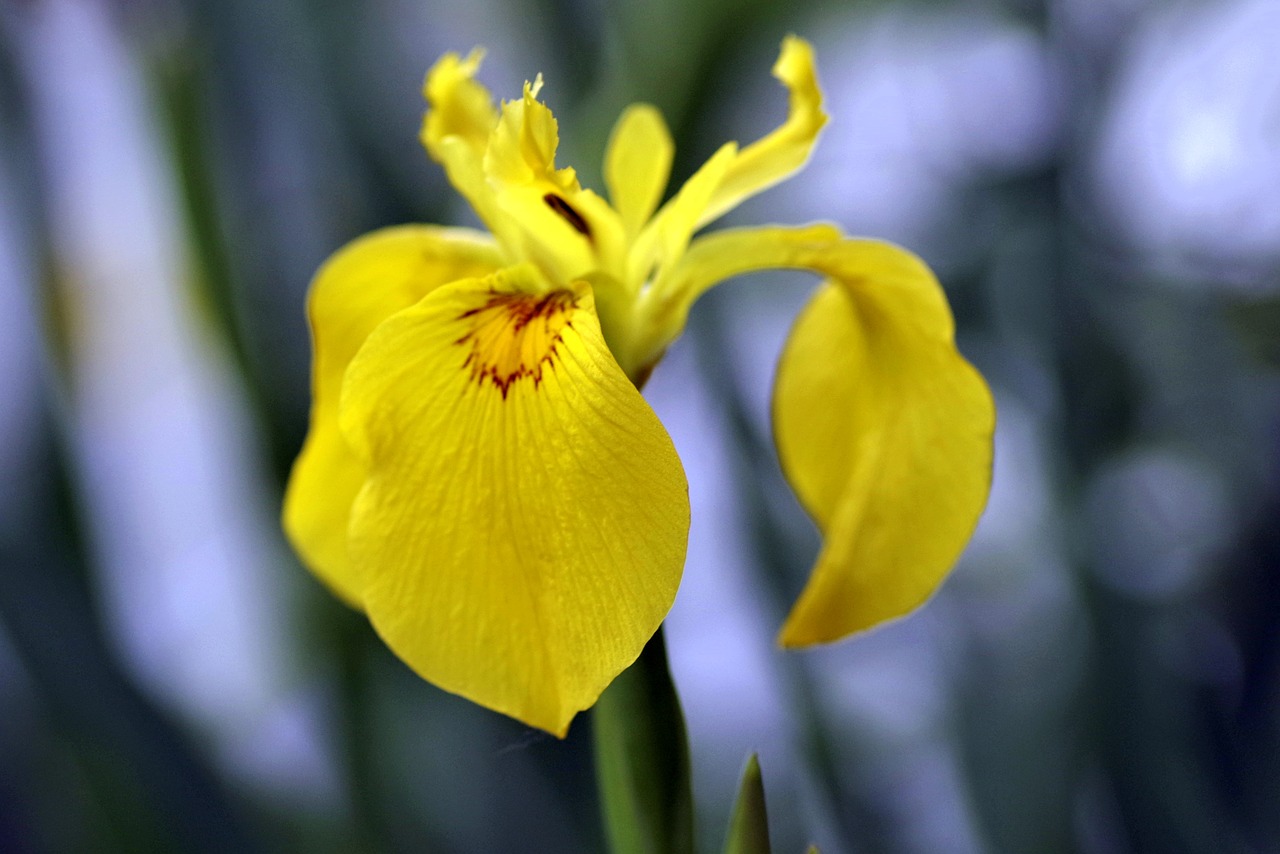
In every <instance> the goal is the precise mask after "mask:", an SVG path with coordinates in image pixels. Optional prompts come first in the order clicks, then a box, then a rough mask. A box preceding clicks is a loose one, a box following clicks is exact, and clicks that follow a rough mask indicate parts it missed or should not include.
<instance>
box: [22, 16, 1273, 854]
mask: <svg viewBox="0 0 1280 854" xmlns="http://www.w3.org/2000/svg"><path fill="white" fill-rule="evenodd" d="M788 32H795V33H798V34H800V35H804V36H806V37H808V38H809V39H810V40H812V41H813V42H814V43H815V45H816V48H817V55H818V60H819V71H820V74H821V78H822V82H823V84H824V88H825V91H826V94H827V98H828V107H827V109H828V112H829V113H830V114H831V115H832V121H831V123H830V125H829V126H828V128H827V130H826V132H825V134H824V136H823V138H822V140H821V143H820V145H819V148H818V150H817V153H816V155H815V157H814V159H813V161H812V162H811V164H810V165H809V167H808V168H807V170H806V171H805V172H803V173H802V174H801V175H800V176H798V177H796V178H794V179H793V180H791V181H790V182H789V183H787V184H785V185H783V186H781V187H779V188H777V189H775V190H773V191H771V192H769V193H766V194H765V195H763V196H761V197H758V198H757V199H756V200H754V201H753V202H751V203H749V204H748V205H746V206H744V207H743V208H741V209H740V210H739V211H737V212H735V213H734V214H733V215H732V217H731V218H730V220H729V221H730V222H736V223H741V224H746V223H762V222H767V221H777V222H791V223H800V222H806V221H812V220H833V221H835V222H838V223H840V224H841V225H842V226H843V227H844V228H845V229H846V230H847V231H848V232H850V233H853V234H863V235H871V236H877V237H885V238H889V239H892V240H896V241H899V242H901V243H904V244H905V245H907V246H909V247H911V248H913V249H914V250H915V251H917V252H918V253H920V254H922V255H923V256H924V257H925V258H926V259H927V260H928V261H929V262H930V263H931V264H932V265H933V266H934V268H935V269H936V270H937V271H938V273H939V275H940V277H941V279H942V281H943V282H944V283H945V285H946V287H947V290H948V294H949V296H950V298H951V301H952V304H953V307H954V309H955V312H956V315H957V322H958V328H959V343H960V346H961V349H962V350H963V351H964V352H965V353H966V355H967V356H968V357H969V358H970V359H971V360H972V361H973V362H974V363H975V364H976V365H977V366H978V367H979V368H980V369H981V370H982V372H983V373H984V374H985V375H986V377H987V378H988V380H989V382H990V383H991V385H992V388H993V390H994V392H995V396H996V399H997V402H998V407H999V417H1000V423H999V429H998V432H997V436H996V467H995V483H994V487H993V491H992V495H991V502H990V506H989V507H988V508H987V511H986V515H985V517H984V519H983V521H982V523H981V526H980V528H979V530H978V532H977V535H976V536H975V538H974V540H973V542H972V544H971V546H970V547H969V549H968V551H967V553H966V555H965V557H964V558H963V560H962V561H961V563H960V565H959V566H958V568H957V569H956V571H955V572H954V574H953V575H952V577H951V578H950V580H949V581H948V582H947V583H946V585H945V587H944V588H943V589H942V591H941V593H940V594H939V595H938V596H937V597H936V598H935V599H934V600H933V601H932V602H931V603H930V604H929V605H928V606H927V607H926V608H924V609H922V610H921V611H919V612H918V613H916V614H915V615H913V616H911V617H910V618H909V619H905V620H902V621H899V622H898V623H895V624H893V625H890V626H888V627H885V628H883V629H880V630H878V631H875V632H872V633H870V634H868V635H865V636H860V637H856V638H853V639H851V640H848V641H846V642H844V643H841V644H838V645H836V646H833V647H830V648H825V649H821V650H818V651H814V652H807V653H800V654H797V653H783V652H781V651H780V650H778V649H777V648H776V647H775V646H774V643H773V636H774V633H775V632H776V630H777V628H778V627H779V626H780V624H781V620H782V617H783V615H784V614H785V611H786V608H787V607H788V605H789V604H790V603H791V601H793V599H794V597H795V596H796V594H797V593H798V591H799V590H800V588H801V586H802V584H803V581H804V578H805V576H806V574H807V572H808V569H809V567H810V565H811V562H812V560H813V558H814V556H815V554H816V550H817V545H818V543H817V537H816V534H815V533H814V531H813V528H812V526H811V525H810V524H809V522H808V521H807V520H806V518H805V517H804V516H803V514H802V512H801V511H800V510H799V508H798V506H797V504H796V502H795V500H794V499H793V498H792V496H791V494H790V492H789V490H788V489H787V488H786V486H785V484H784V483H783V481H782V478H781V474H780V472H779V469H778V465H777V462H776V458H775V455H774V452H773V448H772V440H771V438H770V428H769V423H768V400H769V389H770V386H771V378H772V373H773V369H774V368H773V366H774V363H775V360H776V357H777V353H778V350H779V347H780V346H781V342H782V340H783V338H784V336H785V334H786V331H787V329H788V326H789V324H790V322H791V320H792V318H793V317H794V316H795V314H796V312H797V310H798V309H799V307H800V306H801V305H802V304H803V303H804V301H805V300H806V298H807V296H808V294H809V292H810V291H811V290H812V287H813V286H814V282H813V281H812V280H811V279H809V278H806V277H804V276H800V275H791V274H788V275H781V274H779V275H758V276H754V277H749V278H746V279H743V280H741V281H740V282H736V283H731V284H729V285H726V286H725V287H722V288H719V289H717V290H716V291H715V292H713V293H712V294H710V295H709V296H708V297H707V298H705V299H704V300H703V301H702V302H700V303H699V305H698V307H697V308H696V310H695V311H694V313H693V317H692V320H691V327H690V330H689V332H688V334H687V335H686V336H685V337H684V338H683V339H682V340H681V341H680V342H679V343H678V344H677V345H676V346H675V347H674V348H673V349H672V350H671V352H670V354H669V356H668V358H667V359H666V361H665V362H664V363H663V364H662V365H661V366H660V367H659V369H658V370H657V372H656V373H655V375H654V377H653V379H652V380H651V382H650V384H649V386H648V388H647V390H646V393H647V396H648V397H649V399H650V400H651V402H652V404H653V405H654V407H655V408H656V409H657V410H658V413H659V415H660V416H661V417H662V419H663V421H664V423H665V424H666V425H667V426H668V429H669V430H670V432H671V434H672V436H673V438H674V440H675V443H676V445H677V448H678V450H679V452H680V455H681V457H682V459H683V460H684V463H685V466H686V469H687V472H688V476H689V481H690V489H691V496H692V503H693V529H692V532H691V535H690V550H689V561H688V565H687V568H686V572H685V580H684V583H683V586H682V588H681V591H680V595H679V598H678V600H677V602H676V606H675V609H674V610H673V612H672V614H671V616H670V618H669V620H668V624H667V625H668V629H667V632H668V647H669V649H670V653H671V657H672V667H673V670H674V673H675V678H676V682H677V685H678V687H679V690H680V693H681V696H682V699H683V702H684V705H685V710H686V714H687V717H688V724H689V729H690V737H691V741H692V748H693V762H694V777H695V779H694V783H695V793H696V796H697V799H698V817H697V818H698V835H699V838H700V841H701V842H702V844H703V847H704V849H705V850H707V851H711V850H716V849H717V848H718V846H719V844H720V839H721V838H722V836H721V835H722V832H723V827H724V824H725V821H726V819H727V817H728V814H729V810H730V806H731V802H732V797H733V792H734V789H735V786H736V780H737V777H738V774H739V771H740V769H741V767H742V764H743V762H744V760H745V758H746V756H747V755H748V753H750V752H751V751H758V752H759V753H760V757H761V763H762V766H763V771H764V779H765V786H766V791H767V797H768V801H769V807H770V814H771V819H772V833H773V841H774V845H775V848H776V850H778V851H780V852H799V851H801V850H803V848H804V846H805V845H806V844H808V843H809V842H816V843H817V844H819V845H820V846H821V848H822V851H824V852H828V854H839V852H866V854H878V852H886V854H888V852H904V854H907V853H908V852H975V854H976V852H1048V854H1054V852H1076V851H1079V852H1089V854H1124V853H1125V852H1231V853H1233V852H1241V854H1266V852H1280V524H1278V520H1280V455H1278V453H1277V452H1278V451H1280V441H1278V440H1280V384H1278V382H1277V379H1278V373H1277V369H1278V368H1280V52H1278V51H1277V47H1278V46H1280V3H1277V2H1275V0H1185V1H1184V0H1175V2H1159V0H957V2H923V0H913V2H888V0H882V2H875V0H865V1H864V2H848V0H831V2H813V3H796V2H792V0H705V2H700V3H694V4H688V3H685V2H682V0H653V2H647V3H639V2H636V3H617V4H614V3H609V2H607V0H473V2H470V3H467V4H460V3H454V2H450V0H366V2H359V3H357V2H350V0H344V2H323V3H322V2H319V0H273V2H269V3H264V2H257V0H131V2H125V0H115V2H111V0H22V2H20V1H19V0H6V2H4V3H2V4H0V152H2V156H0V851H4V852H73V851H74V852H81V851H95V852H96V851H103V852H113V851H197V852H199V851H210V852H214V851H217V852H226V851H246V852H252V851H263V852H276V851H280V852H283V851H309V852H340V851H341V852H346V851H358V852H399V851H444V852H451V851H599V850H602V848H603V844H604V843H603V835H602V831H601V828H600V822H599V818H598V816H597V801H596V795H595V791H594V782H593V777H592V773H593V772H592V764H591V757H590V750H589V746H590V737H589V735H590V721H589V715H584V716H582V717H580V718H579V719H578V721H577V722H576V723H575V724H574V726H573V729H572V731H571V733H570V736H569V738H568V740H567V741H566V742H565V743H560V742H557V741H556V740H555V739H553V738H551V737H549V736H545V735H543V734H540V733H537V732H533V731H530V730H529V729H527V728H525V727H522V726H520V725H518V724H516V723H514V722H512V721H509V720H507V719H504V718H502V717H500V716H498V715H495V714H493V713H490V712H487V711H485V710H483V709H480V708H478V707H476V706H473V705H471V704H469V703H467V702H465V701H462V700H459V699H457V698H454V697H452V696H449V695H446V694H444V693H443V692H441V691H439V690H436V689H435V688H433V687H431V686H429V685H427V684H425V683H423V682H421V681H420V680H418V679H417V678H416V677H414V676H413V675H412V674H411V673H410V672H409V671H408V670H407V668H405V667H404V666H403V665H401V664H400V663H399V662H398V661H397V660H396V659H395V658H394V657H393V656H392V655H391V654H390V653H389V652H388V651H387V650H386V649H385V648H384V647H383V646H382V645H381V644H380V643H379V642H378V641H377V640H376V638H375V637H374V636H373V633H372V632H371V630H370V629H369V627H368V625H367V623H366V622H365V621H364V620H363V619H362V618H361V617H359V616H358V615H356V614H354V613H352V612H350V611H348V610H347V609H345V608H344V607H343V606H341V605H340V604H339V603H338V602H337V601H336V600H335V599H333V598H332V597H331V596H330V595H328V594H327V593H326V591H324V590H323V589H322V588H321V587H320V586H319V584H318V583H317V582H315V581H314V580H313V579H312V578H311V577H310V576H309V575H308V573H307V572H306V571H305V570H304V569H302V568H301V566H300V565H299V564H298V563H297V561H296V559H295V558H294V557H293V556H292V554H291V552H290V551H289V549H288V547H287V545H286V544H285V543H284V541H283V538H282V535H281V533H280V531H279V526H278V521H277V517H278V508H279V504H280V496H281V489H282V483H283V479H284V477H285V476H286V474H287V472H288V469H289V466H290V464H291V462H292V459H293V456H294V455H295V454H296V452H297V450H298V448H299V446H300V444H301V441H302V437H303V434H304V431H305V428H306V419H307V409H308V370H309V358H310V355H309V344H308V339H307V330H306V325H305V321H304V315H303V303H304V295H305V291H306V287H307V283H308V280H309V278H310V276H311V274H312V272H313V271H314V270H315V268H316V267H317V265H318V264H319V263H320V261H322V260H323V259H324V258H325V257H326V256H327V255H328V254H329V253H330V252H331V251H333V250H334V249H335V248H337V247H338V246H340V245H341V244H342V243H344V242H345V241H347V240H348V239H350V238H352V237H354V236H356V235H358V234H361V233H363V232H365V231H368V230H370V229H372V228H375V227H378V226H382V225H388V224H392V223H399V222H412V221H420V222H439V223H471V222H474V219H473V218H472V216H471V214H470V213H469V212H468V211H467V210H466V209H465V206H464V205H463V204H462V203H461V202H460V200H459V199H458V198H457V197H455V196H454V195H453V194H452V193H451V191H450V190H449V188H448V187H447V185H446V183H445V181H444V179H443V175H442V173H441V171H440V169H439V168H438V167H437V166H435V165H434V164H432V163H431V162H430V161H429V160H428V159H427V158H426V156H425V155H424V153H423V152H422V150H421V148H420V147H419V145H418V142H417V128H418V123H419V121H420V118H421V113H422V109H423V104H422V100H421V95H420V86H421V81H422V76H423V73H424V72H425V70H426V68H427V67H428V66H429V65H430V64H431V63H432V62H433V61H434V60H435V58H436V57H437V56H439V55H440V54H441V53H443V52H444V51H446V50H459V51H466V50H468V49H469V48H471V47H472V46H473V45H477V44H481V45H485V46H486V47H487V48H488V51H489V52H488V59H487V60H486V63H485V66H484V69H483V71H482V75H481V77H482V79H483V80H484V81H485V82H486V83H487V85H489V87H490V88H491V89H492V90H493V91H494V93H495V94H496V95H497V96H499V97H502V96H507V97H510V96H514V95H515V94H516V93H517V92H518V91H519V86H520V84H521V83H522V82H523V81H524V80H525V79H526V78H532V77H533V75H535V74H536V73H538V72H539V71H541V72H543V74H544V75H545V78H546V80H547V85H546V88H545V89H544V97H545V99H546V101H547V102H548V103H549V104H550V105H551V106H552V108H553V109H554V110H555V111H556V114H557V117H558V118H559V119H560V128H561V134H562V144H561V149H560V158H559V159H560V162H561V163H562V164H571V165H574V166H576V167H577V168H578V169H579V172H580V174H581V175H582V177H583V178H584V183H587V184H588V185H590V186H595V187H600V186H601V182H600V181H599V178H598V176H599V174H600V168H599V161H600V155H601V152H602V151H603V144H604V141H605V139H606V138H607V135H608V132H609V129H610V126H611V123H612V121H613V119H614V117H615V116H616V115H617V114H618V113H619V112H620V110H621V109H622V107H623V106H624V105H625V104H627V103H629V102H631V101H634V100H648V101H651V102H653V103H655V104H657V105H658V106H659V107H660V108H661V109H662V110H663V112H664V113H665V115H666V116H667V119H668V121H669V122H670V124H671V127H672V129H673V132H674V134H675V135H676V138H677V145H678V148H677V161H676V167H675V174H674V176H673V186H676V187H678V186H679V183H680V182H681V181H682V180H683V179H684V178H685V177H687V176H688V175H689V174H690V173H691V172H692V171H693V169H694V168H696V166H697V165H698V164H699V163H700V162H701V161H702V160H703V159H704V158H705V157H706V156H708V155H709V154H710V153H711V152H712V151H713V150H714V149H715V147H716V146H718V145H719V144H720V143H721V142H722V141H724V140H727V139H738V140H741V141H744V142H746V141H750V140H752V139H754V138H756V137H757V136H759V135H760V134H762V133H764V132H765V131H767V130H768V129H770V128H771V127H773V126H774V125H776V124H777V123H778V122H779V121H781V119H782V117H783V116H784V114H785V95H784V92H783V91H782V89H781V88H780V87H779V86H778V85H777V84H776V82H775V81H773V80H772V79H771V78H770V77H769V74H768V70H769V67H770V65H771V63H772V62H773V59H774V57H775V56H776V51H777V47H778V44H779V42H780V40H781V38H782V36H783V35H785V34H786V33H788Z"/></svg>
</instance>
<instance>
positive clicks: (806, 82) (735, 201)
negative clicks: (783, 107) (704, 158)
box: [698, 36, 827, 227]
mask: <svg viewBox="0 0 1280 854" xmlns="http://www.w3.org/2000/svg"><path fill="white" fill-rule="evenodd" d="M773 76H774V77H776V78H778V80H780V81H782V83H783V85H785V86H786V87H787V94H788V99H789V104H788V108H787V120H786V121H785V122H783V123H782V125H780V126H779V127H778V128H777V129H775V130H774V131H772V132H771V133H769V134H768V135H766V136H764V137H762V138H761V139H758V140H756V141H755V142H753V143H751V145H748V146H747V147H746V148H743V149H742V150H741V151H740V152H739V153H738V156H737V158H735V159H734V162H733V165H732V166H730V167H729V170H728V171H727V172H726V173H725V175H724V177H723V179H721V181H720V185H719V186H718V187H717V188H716V192H715V194H714V195H713V196H712V197H711V198H710V199H709V200H708V202H707V207H706V209H705V210H704V211H703V212H702V215H701V216H700V217H699V218H698V226H699V227H701V226H704V225H706V224H707V223H709V222H712V221H714V220H716V219H718V218H719V217H721V216H722V215H723V214H724V213H726V212H727V211H729V210H732V209H733V208H735V207H737V206H738V205H740V204H741V203H742V202H744V201H745V200H747V199H749V198H750V197H752V196H754V195H755V194H756V193H759V192H761V191H762V190H767V189H769V188H770V187H772V186H773V185H774V184H777V183H779V182H780V181H783V180H785V179H786V178H787V177H789V176H790V175H791V174H792V173H794V172H795V171H796V170H798V169H799V168H800V167H801V166H803V165H804V164H805V162H806V161H807V160H808V159H809V153H810V152H811V151H813V146H814V143H816V142H817V141H818V132H819V131H820V130H822V127H823V125H825V124H826V123H827V116H826V114H825V113H823V112H822V90H821V89H820V88H819V87H818V72H817V69H816V67H815V65H814V61H813V48H812V47H811V46H810V45H809V43H808V42H807V41H805V40H804V39H801V38H797V37H796V36H787V38H786V39H784V40H783V42H782V50H781V52H780V53H779V55H778V61H777V62H775V63H774V65H773Z"/></svg>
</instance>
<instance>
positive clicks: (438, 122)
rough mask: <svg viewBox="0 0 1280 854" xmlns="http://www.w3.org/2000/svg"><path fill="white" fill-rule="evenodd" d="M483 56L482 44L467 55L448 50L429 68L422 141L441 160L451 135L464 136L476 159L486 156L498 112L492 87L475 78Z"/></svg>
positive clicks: (460, 138) (433, 155)
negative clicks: (485, 85) (463, 56)
mask: <svg viewBox="0 0 1280 854" xmlns="http://www.w3.org/2000/svg"><path fill="white" fill-rule="evenodd" d="M483 58H484V51H482V50H480V49H479V48H476V49H475V50H473V51H471V54H470V55H469V56H468V57H467V58H466V59H462V58H461V57H459V56H458V55H457V54H456V53H447V54H445V55H444V56H442V57H441V58H440V59H439V61H437V62H436V64H435V65H433V66H432V67H431V70H430V71H428V72H427V79H426V82H425V83H424V84H423V87H422V94H423V95H424V96H425V97H426V99H427V103H428V104H429V105H430V110H428V112H427V114H426V115H425V116H424V117H423V120H422V144H423V145H424V146H426V149H427V152H428V153H429V154H430V155H431V156H432V157H433V158H435V159H436V160H438V161H442V162H443V160H444V157H443V156H442V154H441V151H440V146H441V144H442V143H443V141H444V140H445V139H448V138H451V137H453V138H457V139H459V140H461V141H462V142H463V143H464V144H465V145H466V146H467V147H468V148H469V149H470V151H471V153H472V156H474V157H475V158H476V160H477V161H478V160H480V158H482V157H484V151H485V147H486V146H487V145H488V144H489V134H491V133H493V129H494V128H495V127H496V126H497V124H498V113H497V111H496V110H495V109H494V108H493V96H491V95H490V94H489V90H488V89H486V88H484V86H482V85H480V84H479V83H477V82H476V80H475V76H476V72H478V71H479V70H480V61H481V60H482V59H483Z"/></svg>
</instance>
